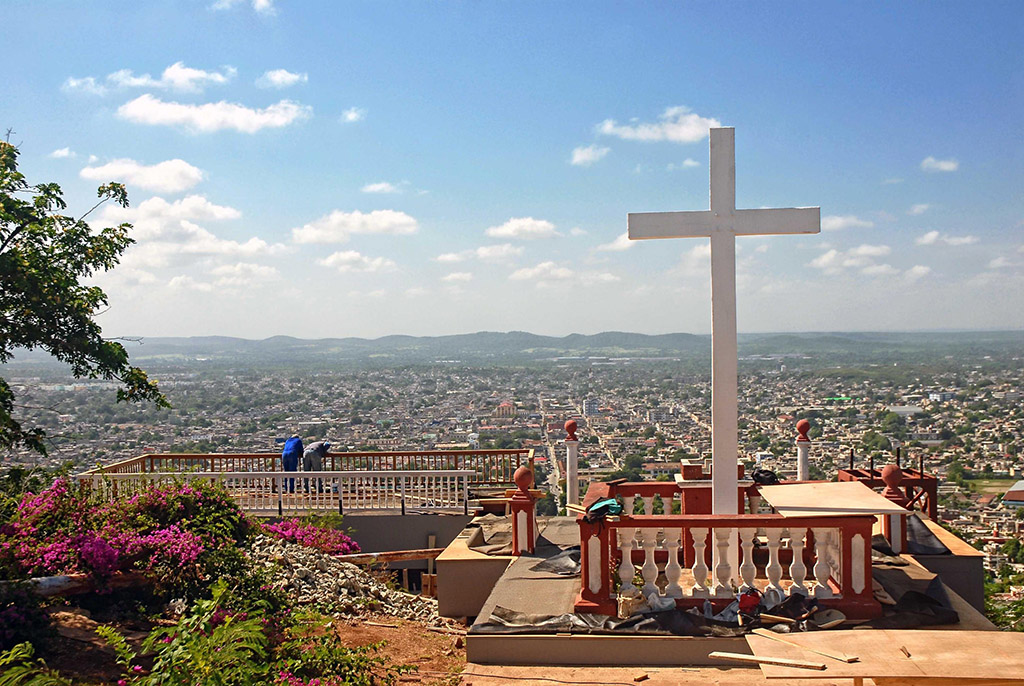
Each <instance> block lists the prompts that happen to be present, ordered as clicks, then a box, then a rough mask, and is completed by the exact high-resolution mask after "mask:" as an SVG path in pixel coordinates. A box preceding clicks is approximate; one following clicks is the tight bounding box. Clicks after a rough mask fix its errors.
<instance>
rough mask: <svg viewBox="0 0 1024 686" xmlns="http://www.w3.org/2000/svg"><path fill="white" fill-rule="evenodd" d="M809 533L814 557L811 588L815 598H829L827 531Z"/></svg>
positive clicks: (830, 593)
mask: <svg viewBox="0 0 1024 686" xmlns="http://www.w3.org/2000/svg"><path fill="white" fill-rule="evenodd" d="M811 531H813V532H814V555H815V558H816V562H815V563H814V569H813V573H814V581H815V585H814V588H813V592H814V597H815V598H831V597H832V595H833V594H832V589H831V588H829V586H828V577H829V574H830V572H831V568H830V566H829V564H828V548H829V543H828V529H823V528H817V527H815V528H813V529H811Z"/></svg>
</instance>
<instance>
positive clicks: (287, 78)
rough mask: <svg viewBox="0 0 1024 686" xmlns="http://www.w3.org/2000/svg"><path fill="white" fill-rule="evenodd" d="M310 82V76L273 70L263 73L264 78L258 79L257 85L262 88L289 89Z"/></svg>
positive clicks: (285, 70)
mask: <svg viewBox="0 0 1024 686" xmlns="http://www.w3.org/2000/svg"><path fill="white" fill-rule="evenodd" d="M308 81H309V74H306V73H304V72H303V73H298V72H292V71H288V70H287V69H271V70H269V71H265V72H263V76H261V77H259V78H258V79H256V85H257V86H259V87H260V88H288V87H289V86H294V85H295V84H297V83H306V82H308Z"/></svg>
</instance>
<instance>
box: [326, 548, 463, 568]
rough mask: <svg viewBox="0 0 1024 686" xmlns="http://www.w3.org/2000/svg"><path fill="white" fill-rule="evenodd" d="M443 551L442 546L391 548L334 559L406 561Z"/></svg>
mask: <svg viewBox="0 0 1024 686" xmlns="http://www.w3.org/2000/svg"><path fill="white" fill-rule="evenodd" d="M443 552H444V548H427V549H425V550H391V551H387V552H383V553H354V554H352V555H338V556H337V557H336V558H335V559H336V560H341V561H342V562H350V563H352V564H354V565H374V564H381V563H384V562H408V561H410V560H433V559H435V558H436V557H437V556H438V555H440V554H441V553H443Z"/></svg>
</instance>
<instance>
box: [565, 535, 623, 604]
mask: <svg viewBox="0 0 1024 686" xmlns="http://www.w3.org/2000/svg"><path fill="white" fill-rule="evenodd" d="M576 521H577V522H578V523H579V527H580V564H581V567H582V569H581V572H580V579H581V580H582V586H581V588H580V594H579V595H578V596H577V597H576V603H575V608H574V609H575V611H576V612H588V613H593V614H602V615H614V614H615V610H616V604H617V603H616V600H615V599H614V598H612V580H611V573H612V559H611V531H612V529H611V527H609V526H606V525H605V523H604V522H596V523H591V522H588V521H586V520H584V519H583V517H582V516H579V517H577V518H576Z"/></svg>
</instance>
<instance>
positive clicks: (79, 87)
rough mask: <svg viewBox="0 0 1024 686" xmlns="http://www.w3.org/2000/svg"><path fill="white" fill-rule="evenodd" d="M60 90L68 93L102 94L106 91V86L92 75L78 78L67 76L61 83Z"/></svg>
mask: <svg viewBox="0 0 1024 686" xmlns="http://www.w3.org/2000/svg"><path fill="white" fill-rule="evenodd" d="M61 90H63V91H65V92H69V93H74V92H78V93H89V94H91V95H104V94H106V92H107V87H106V86H104V85H103V84H102V83H99V82H98V81H97V80H96V79H95V78H93V77H92V76H85V77H83V78H80V79H76V78H75V77H73V76H69V77H68V78H67V79H65V81H64V83H63V84H62V85H61Z"/></svg>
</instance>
